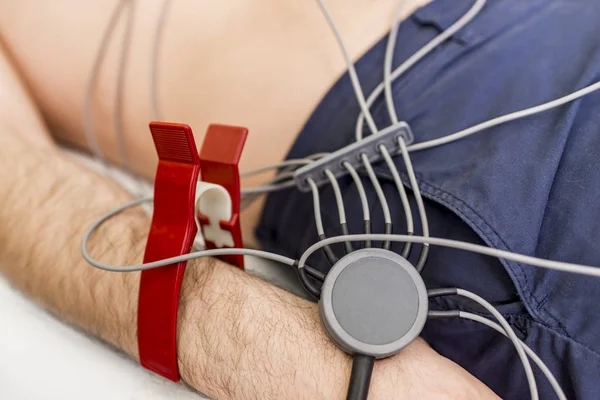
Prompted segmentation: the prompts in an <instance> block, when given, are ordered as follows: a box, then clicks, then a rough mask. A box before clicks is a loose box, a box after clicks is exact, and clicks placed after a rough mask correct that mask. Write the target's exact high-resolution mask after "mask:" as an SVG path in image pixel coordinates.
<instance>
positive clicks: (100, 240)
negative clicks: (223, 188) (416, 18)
mask: <svg viewBox="0 0 600 400" xmlns="http://www.w3.org/2000/svg"><path fill="white" fill-rule="evenodd" d="M182 3H183V4H182ZM220 3H221V2H212V3H210V6H211V7H212V8H213V9H210V10H207V7H208V5H209V4H208V3H207V4H203V5H202V8H201V6H200V5H197V3H192V2H187V3H186V2H179V3H178V2H176V4H179V5H174V8H173V10H172V16H171V18H172V20H171V21H172V22H171V24H172V25H171V26H173V25H174V26H177V27H179V28H180V29H173V28H171V29H170V30H169V29H167V30H166V32H165V34H166V37H165V41H164V45H165V50H164V53H163V54H164V57H165V60H167V61H165V62H164V65H163V68H162V75H163V76H162V80H161V82H162V84H161V102H162V104H163V108H164V115H165V117H166V119H168V120H173V121H183V122H187V123H190V124H191V125H192V127H194V128H195V131H196V134H197V139H198V140H201V139H202V132H203V130H204V128H205V126H206V125H207V124H208V123H210V122H225V123H230V124H241V125H246V126H248V127H250V129H251V132H252V133H251V136H250V140H249V142H248V145H247V148H246V150H245V152H244V154H245V156H244V157H245V158H244V160H243V165H242V168H251V167H255V166H260V165H262V164H264V163H268V162H275V161H278V160H281V158H282V157H283V155H284V153H285V151H286V150H287V148H288V147H289V146H290V144H291V142H292V141H293V137H294V134H295V133H296V132H297V131H298V130H299V129H300V127H301V125H302V124H303V122H304V120H305V119H306V118H307V117H308V115H309V113H310V110H311V109H312V108H313V107H314V106H315V105H316V104H317V102H318V100H319V98H320V97H321V96H322V95H323V94H324V93H325V91H326V90H327V88H328V86H329V85H331V83H332V82H333V81H334V80H335V78H336V77H337V76H338V75H339V74H340V73H342V72H343V70H344V65H343V62H342V60H341V58H340V57H339V56H338V55H337V53H334V51H335V47H334V46H335V44H333V43H332V42H331V39H330V34H329V32H328V31H327V29H328V28H327V26H326V25H325V24H324V21H323V20H322V17H321V16H320V15H319V14H318V9H316V6H315V5H314V4H312V3H311V8H308V7H307V6H305V5H304V4H303V5H302V6H299V4H300V3H304V2H290V4H287V3H286V5H285V6H283V5H281V4H280V3H276V2H275V1H271V2H264V3H269V4H268V5H270V6H272V7H265V5H266V4H263V6H259V5H255V6H253V7H250V3H249V2H246V1H238V3H239V4H238V9H237V11H228V10H226V9H225V8H223V7H222V6H219V4H220ZM254 3H256V2H254ZM328 3H331V8H332V11H333V12H334V16H335V14H337V15H338V16H339V17H340V18H339V23H340V26H341V29H342V32H343V34H344V35H345V36H347V37H348V39H349V44H350V49H351V54H352V56H353V58H356V57H357V56H358V55H359V54H361V53H362V52H364V51H365V50H366V49H367V48H368V47H369V46H370V45H371V44H372V43H373V42H375V40H377V38H379V37H380V36H381V35H383V34H384V32H385V27H386V26H387V25H388V23H386V24H382V23H381V22H380V21H381V20H382V19H384V20H385V21H386V22H387V21H389V20H390V18H391V17H390V15H391V13H392V10H393V6H394V4H393V3H394V2H391V1H387V0H385V1H379V2H375V3H374V4H371V3H372V2H369V4H367V2H366V1H356V2H355V3H356V4H354V7H351V6H348V5H347V4H348V3H346V2H341V1H336V0H333V1H330V2H328ZM292 4H293V5H292ZM113 6H114V2H110V6H109V5H107V4H106V3H103V2H85V3H83V2H76V1H74V0H65V1H63V2H62V3H60V6H57V5H56V3H51V2H34V1H19V2H10V4H9V2H6V1H3V2H0V38H1V40H2V46H1V47H0V183H1V185H2V187H3V188H7V190H2V192H1V194H0V272H1V273H2V274H3V275H4V276H5V277H6V278H8V280H9V281H10V282H11V283H12V284H13V285H14V286H15V287H17V288H19V289H20V290H22V291H23V292H24V293H26V294H27V295H28V296H30V297H31V298H32V299H33V300H34V301H36V302H38V303H39V304H41V305H42V306H43V307H45V308H46V309H47V310H48V311H49V312H51V313H53V314H55V315H57V316H59V317H60V318H62V319H64V320H66V321H67V322H69V323H72V324H74V325H76V326H78V327H80V328H82V329H83V330H85V331H86V332H88V333H89V334H92V335H95V336H98V337H99V338H101V339H102V340H104V341H105V342H107V343H108V344H110V345H112V346H114V347H116V348H119V349H120V350H122V351H123V352H124V353H126V354H128V355H129V356H130V357H132V358H134V359H137V357H138V353H137V323H136V318H137V317H136V314H137V293H138V287H139V273H127V274H119V273H110V272H105V271H100V270H96V269H93V268H91V267H89V266H88V265H86V264H85V262H84V261H83V260H82V258H81V256H80V253H79V244H80V238H81V237H82V235H83V233H84V231H85V229H86V228H87V226H89V224H90V223H91V222H92V221H93V220H94V219H95V218H97V217H98V216H99V215H101V214H102V213H104V212H106V211H108V210H110V209H112V208H114V207H116V206H118V205H120V204H122V203H123V202H125V201H127V200H129V199H130V198H129V195H128V194H127V193H125V192H124V191H123V190H122V189H121V188H120V187H119V186H118V185H116V184H115V183H114V182H112V181H111V180H110V179H108V178H106V177H104V176H101V175H99V174H98V173H95V172H93V171H91V170H88V169H86V168H85V167H84V166H81V165H79V164H77V163H76V162H75V161H73V160H71V159H69V158H67V157H66V156H65V155H64V154H63V153H62V152H61V151H60V149H59V148H58V147H57V145H56V144H55V141H61V142H66V143H68V144H71V145H75V146H78V147H80V148H82V149H84V150H89V149H88V148H87V145H86V143H85V141H84V136H83V133H82V127H81V122H80V120H81V119H80V115H81V111H82V101H83V92H84V87H85V79H86V77H87V74H88V73H89V69H90V65H91V62H92V59H93V57H94V53H95V50H96V48H97V43H98V41H99V36H100V34H101V30H102V28H103V27H104V25H105V24H106V21H107V19H108V14H109V13H110V12H111V9H112V7H113ZM367 6H368V7H367ZM158 7H159V4H158V3H157V2H150V1H148V2H147V4H146V3H144V8H141V7H138V13H137V14H136V18H135V21H136V28H135V29H134V39H133V42H132V54H131V61H130V70H131V71H137V73H133V72H130V73H129V74H128V76H127V77H128V80H127V99H126V102H125V103H126V107H125V109H124V123H125V134H126V138H127V141H128V147H129V150H130V153H131V154H132V155H133V157H132V161H133V166H134V169H135V171H136V172H137V173H139V174H141V175H142V176H146V177H151V176H152V174H153V171H154V169H155V164H156V159H155V156H154V151H153V149H152V147H151V142H150V140H149V136H148V132H147V127H146V126H147V122H148V120H149V119H150V118H151V115H150V103H149V101H148V89H147V86H148V76H147V75H145V74H144V73H142V72H140V71H148V70H147V69H146V68H147V60H149V50H148V44H149V36H150V32H151V29H152V25H153V23H154V19H155V17H156V11H157V10H158ZM312 8H315V9H314V10H312ZM178 10H179V11H178ZM208 11H210V13H209V12H208ZM407 12H409V11H407ZM209 16H210V18H209ZM275 16H276V17H277V18H275ZM359 16H360V18H358V17H359ZM194 18H204V19H203V20H202V22H203V23H201V24H191V23H190V22H191V21H192V20H193V21H195V19H194ZM219 18H221V19H220V20H219ZM33 21H34V22H35V29H31V24H32V22H33ZM219 22H220V23H219ZM225 22H227V27H228V28H227V29H224V28H223V24H224V23H225ZM292 22H293V23H292ZM358 22H360V23H358ZM259 23H260V25H261V28H262V29H257V25H259ZM192 25H193V26H192ZM232 27H234V28H236V29H231V28H232ZM251 28H254V29H251ZM242 31H243V32H244V33H245V36H244V38H245V40H246V41H247V42H246V43H247V44H248V45H247V46H246V47H242V46H235V44H236V43H238V42H239V34H240V32H242ZM73 32H77V34H76V35H74V34H73ZM273 32H278V33H280V34H279V35H273V34H272V33H273ZM120 33H122V26H121V29H118V30H117V36H118V35H119V34H120ZM274 36H276V37H275V38H273V37H274ZM206 37H211V38H213V39H211V40H206V39H204V38H206ZM215 37H217V38H218V39H214V38H215ZM190 38H195V40H189V39H190ZM215 41H216V42H215ZM57 44H60V45H57ZM175 44H177V45H175ZM252 44H253V45H254V46H255V47H252V46H251V45H252ZM284 44H285V46H288V47H290V46H296V47H295V48H298V49H303V50H302V51H297V52H299V53H300V54H296V55H295V56H296V57H301V58H302V62H303V65H301V66H296V67H294V65H295V63H294V61H297V60H294V59H293V56H292V54H291V53H292V50H288V51H289V54H281V53H280V54H279V57H278V58H277V59H276V60H265V57H264V54H266V53H270V52H272V51H275V50H277V49H287V48H288V47H285V46H284ZM197 49H202V51H200V50H197ZM267 49H268V51H267ZM118 53H119V51H118V46H113V48H112V50H111V51H110V52H109V55H108V58H107V62H106V63H105V65H104V72H103V73H102V75H101V79H100V82H99V85H98V88H99V89H98V91H97V96H96V101H95V103H94V107H93V114H94V118H95V121H97V122H96V125H97V129H96V135H97V138H98V139H99V142H100V144H101V147H102V149H103V152H104V153H105V154H106V155H107V157H108V158H109V159H110V160H112V161H114V162H117V163H118V162H119V161H120V160H119V158H118V154H119V153H118V151H117V148H116V142H115V139H114V132H113V130H112V127H113V125H112V123H106V121H110V118H111V117H112V112H111V104H112V102H113V96H114V79H115V68H114V67H115V66H116V63H117V59H116V57H117V54H118ZM255 53H259V55H261V56H257V55H256V54H255ZM198 54H201V55H202V57H200V56H199V55H198ZM291 57H292V59H291V60H290V58H291ZM207 59H208V60H212V63H209V64H210V65H206V60H207ZM240 60H243V61H245V67H246V70H245V71H246V72H245V74H247V75H244V74H241V76H239V77H238V75H239V74H240V70H239V68H238V67H239V62H240ZM236 61H237V62H238V63H237V64H236ZM272 63H279V65H277V68H275V69H271V68H270V67H271V66H272ZM288 63H289V64H288ZM65 64H68V66H67V67H65ZM265 69H267V70H266V71H265ZM207 76H209V77H210V79H209V78H207ZM249 76H251V77H252V79H249ZM234 77H237V78H236V79H239V80H240V81H239V82H236V81H235V80H233V81H232V78H234ZM300 77H310V79H298V78H300ZM298 81H301V82H298ZM242 84H244V85H246V86H244V85H242ZM187 88H189V89H187ZM248 93H250V94H252V95H249V94H248ZM282 98H286V99H288V103H286V104H287V105H286V106H285V107H283V108H280V104H281V103H282V102H281V99H282ZM257 102H259V103H260V104H261V107H256V104H257ZM199 110H201V111H199ZM102 121H104V123H102ZM265 143H268V146H265ZM263 179H264V178H263ZM250 183H253V182H250ZM257 215H258V209H256V208H255V209H253V210H251V211H250V212H249V213H247V214H245V216H244V221H243V223H244V225H245V226H246V227H247V228H248V229H247V231H246V237H250V232H251V228H252V227H253V225H254V221H255V220H256V218H257ZM148 226H149V219H148V217H147V216H146V215H145V214H144V213H142V212H139V211H131V212H128V213H126V214H124V215H123V216H121V217H120V218H119V219H117V220H115V221H113V222H110V223H108V224H106V225H105V226H103V227H102V228H101V229H100V230H99V232H98V233H97V234H96V235H95V236H94V237H93V238H92V241H91V243H90V250H91V252H92V255H94V256H96V257H98V258H101V259H102V260H103V261H104V262H107V263H111V264H114V265H124V264H132V263H136V262H140V261H141V259H142V254H143V250H144V244H145V239H146V233H147V231H148ZM178 361H179V367H180V372H181V375H182V379H183V380H184V381H185V382H186V383H187V384H189V385H190V386H191V387H193V388H194V389H196V390H198V391H199V392H202V393H206V394H207V395H209V396H211V397H213V398H234V399H256V398H261V399H271V398H273V399H280V398H294V399H299V398H310V399H314V398H323V399H335V398H343V397H344V394H345V391H346V387H347V382H348V378H349V375H350V365H351V360H350V358H349V357H348V356H347V355H345V354H344V353H343V352H341V351H340V350H338V349H337V348H336V347H335V346H334V345H333V344H332V343H331V342H330V341H329V340H328V339H327V337H326V335H325V334H324V333H323V331H322V329H321V327H320V324H319V321H318V312H317V309H316V306H315V305H314V304H312V303H310V302H308V301H306V300H303V299H300V298H298V297H295V296H293V295H292V294H290V293H287V292H285V291H283V290H281V289H279V288H277V287H274V286H272V285H270V284H268V283H266V282H263V281H261V280H260V279H258V278H255V277H252V276H250V275H248V274H245V273H243V272H242V271H239V270H237V269H235V268H233V267H231V266H228V265H226V264H224V263H222V262H220V261H218V260H214V259H200V260H194V261H192V262H189V263H188V268H187V271H186V274H185V278H184V283H183V288H182V292H181V298H180V309H179V315H178ZM396 397H398V398H403V399H405V398H407V399H413V398H414V399H440V398H456V399H458V398H460V399H485V398H495V395H494V394H493V393H491V391H489V389H487V388H486V387H485V386H484V385H483V384H481V383H480V382H478V381H477V380H476V379H474V378H473V377H472V376H470V375H469V374H468V373H466V372H465V371H464V370H463V369H461V368H460V367H459V366H457V365H456V364H454V363H452V362H450V361H449V360H447V359H445V358H443V357H441V356H439V355H438V354H437V353H435V352H434V351H433V350H432V349H431V348H430V347H429V346H427V344H426V343H424V342H423V341H421V340H417V341H415V342H414V343H413V344H411V345H410V346H408V347H407V348H406V349H404V350H403V351H402V352H401V353H400V354H398V355H397V356H394V357H391V358H389V359H386V360H383V361H379V362H378V363H376V367H375V371H374V374H373V381H372V388H371V396H370V398H373V399H378V398H381V399H390V398H396Z"/></svg>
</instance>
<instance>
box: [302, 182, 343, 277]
mask: <svg viewBox="0 0 600 400" xmlns="http://www.w3.org/2000/svg"><path fill="white" fill-rule="evenodd" d="M306 180H307V182H308V184H309V185H310V189H311V191H312V197H313V209H314V214H315V225H316V226H317V235H318V236H319V239H320V240H324V239H326V236H325V230H324V229H323V219H322V217H321V201H320V199H319V188H318V187H317V185H316V184H315V181H314V180H312V178H306ZM323 251H324V253H325V257H326V258H327V261H328V262H329V264H330V265H333V264H335V263H336V262H337V257H336V255H335V253H334V252H333V250H331V247H329V246H328V245H325V246H323Z"/></svg>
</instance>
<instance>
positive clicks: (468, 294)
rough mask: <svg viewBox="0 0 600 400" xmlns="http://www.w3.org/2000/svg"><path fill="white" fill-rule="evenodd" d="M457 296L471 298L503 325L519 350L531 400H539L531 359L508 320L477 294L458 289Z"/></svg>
mask: <svg viewBox="0 0 600 400" xmlns="http://www.w3.org/2000/svg"><path fill="white" fill-rule="evenodd" d="M456 294H457V295H459V296H462V297H466V298H469V299H471V300H473V301H474V302H476V303H478V304H479V305H481V306H482V307H484V308H485V309H486V310H488V311H489V312H490V313H491V314H492V315H493V316H494V317H495V318H496V320H498V322H499V323H500V325H502V328H504V332H506V334H507V335H508V337H509V338H510V340H511V341H512V342H513V344H514V345H515V349H516V350H517V353H518V354H519V358H520V359H521V363H523V368H525V375H527V382H528V383H529V391H530V394H531V400H538V399H539V396H538V389H537V384H536V382H535V376H534V375H533V370H532V369H531V364H530V363H529V358H527V354H525V351H524V350H523V347H522V346H521V341H520V340H519V338H518V337H517V335H516V334H515V331H514V330H513V329H512V327H511V326H510V325H509V323H508V322H507V321H506V319H505V318H504V317H503V316H502V314H500V313H499V312H498V310H496V308H495V307H494V306H493V305H491V304H490V303H489V302H487V301H486V300H485V299H483V298H482V297H480V296H478V295H476V294H475V293H472V292H469V291H468V290H465V289H457V290H456Z"/></svg>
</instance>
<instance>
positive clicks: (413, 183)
mask: <svg viewBox="0 0 600 400" xmlns="http://www.w3.org/2000/svg"><path fill="white" fill-rule="evenodd" d="M398 144H399V145H400V152H401V153H402V158H403V159H404V165H405V166H406V172H407V173H408V180H409V181H410V187H411V188H412V190H413V194H414V196H415V201H416V202H417V209H418V210H419V218H420V219H421V229H422V230H423V236H424V237H428V236H429V221H428V220H427V212H426V211H425V204H423V197H422V196H421V189H419V183H418V182H417V177H416V176H415V171H414V169H413V166H412V161H411V160H410V156H409V155H408V150H407V149H406V143H404V139H403V138H402V137H399V138H398ZM428 255H429V244H428V243H424V244H423V247H422V248H421V254H420V255H419V260H418V261H417V265H416V266H415V268H416V269H417V271H419V272H422V271H423V268H424V267H425V263H426V262H427V256H428Z"/></svg>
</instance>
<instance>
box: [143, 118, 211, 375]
mask: <svg viewBox="0 0 600 400" xmlns="http://www.w3.org/2000/svg"><path fill="white" fill-rule="evenodd" d="M150 131H151V133H152V138H153V139H154V144H155V146H156V150H157V152H158V157H159V162H158V168H157V171H156V181H155V183H154V213H153V215H152V225H151V226H150V233H149V235H148V241H147V243H146V252H145V254H144V262H145V263H147V262H151V261H157V260H161V259H164V258H168V257H174V256H178V255H182V254H187V253H189V252H190V250H191V248H192V244H193V242H194V238H195V236H196V232H197V227H196V223H195V220H194V212H195V192H196V182H197V179H198V173H199V170H200V158H199V157H198V151H197V150H196V144H195V142H194V137H193V134H192V130H191V128H190V127H189V126H188V125H181V124H171V123H162V122H160V123H159V122H151V123H150ZM185 266H186V263H185V262H182V263H179V264H174V265H169V266H166V267H162V268H156V269H152V270H147V271H143V272H142V277H141V281H140V293H139V306H138V347H139V352H140V363H141V364H142V365H143V366H144V367H145V368H147V369H149V370H151V371H154V372H156V373H157V374H160V375H162V376H164V377H165V378H168V379H170V380H172V381H175V382H177V381H179V369H178V366H177V309H178V306H179V293H180V290H181V283H182V281H183V274H184V272H185Z"/></svg>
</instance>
